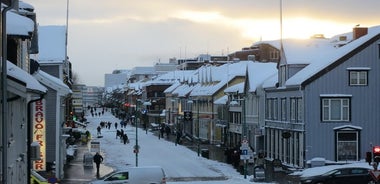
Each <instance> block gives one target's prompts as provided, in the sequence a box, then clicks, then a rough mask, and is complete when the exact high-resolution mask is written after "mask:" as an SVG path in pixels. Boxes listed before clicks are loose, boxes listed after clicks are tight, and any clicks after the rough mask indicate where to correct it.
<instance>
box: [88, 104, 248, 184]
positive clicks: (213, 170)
mask: <svg viewBox="0 0 380 184" xmlns="http://www.w3.org/2000/svg"><path fill="white" fill-rule="evenodd" d="M86 118H87V121H88V122H90V123H89V124H88V126H87V130H88V131H90V133H91V135H92V141H99V142H100V149H101V154H102V155H103V156H104V158H105V160H104V164H106V165H108V166H110V167H113V168H114V169H115V170H122V169H125V168H128V167H133V166H135V165H136V155H135V153H134V152H133V150H134V145H135V144H136V128H135V127H133V126H131V125H130V124H128V125H127V127H126V128H123V130H124V132H125V133H127V135H128V137H129V141H130V142H129V144H123V143H122V142H121V141H120V139H116V129H115V127H114V124H115V122H117V123H119V122H120V120H119V119H117V118H115V117H114V116H113V115H111V113H110V112H109V111H106V112H105V113H104V115H101V116H100V117H99V116H95V117H92V116H86ZM101 121H103V122H111V123H112V125H111V128H110V129H108V128H102V130H101V134H102V136H103V137H102V138H97V131H96V128H97V127H98V126H99V124H100V122H101ZM118 129H119V130H120V124H119V126H118ZM137 135H138V139H137V140H138V145H139V147H140V151H139V154H138V158H137V161H138V166H148V165H158V166H161V167H163V168H164V170H165V172H166V175H167V178H168V182H167V183H168V184H202V183H203V184H204V183H209V184H222V183H234V184H244V183H253V182H252V181H250V179H251V178H252V176H248V177H247V179H244V176H243V175H240V174H239V173H238V172H237V171H236V170H235V169H234V168H233V167H232V166H231V165H229V164H226V163H222V162H217V161H213V160H209V159H206V158H203V157H198V155H197V153H195V152H194V151H192V150H190V149H188V148H186V147H185V146H181V145H177V146H176V145H175V144H174V143H172V142H169V141H166V140H165V139H158V137H157V136H154V135H153V134H152V133H151V132H149V131H148V133H147V134H146V132H145V131H144V130H142V129H138V130H137Z"/></svg>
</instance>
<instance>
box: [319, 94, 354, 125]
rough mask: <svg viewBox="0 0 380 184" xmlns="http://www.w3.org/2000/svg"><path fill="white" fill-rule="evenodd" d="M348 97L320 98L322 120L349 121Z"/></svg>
mask: <svg viewBox="0 0 380 184" xmlns="http://www.w3.org/2000/svg"><path fill="white" fill-rule="evenodd" d="M349 120H350V98H322V121H349Z"/></svg>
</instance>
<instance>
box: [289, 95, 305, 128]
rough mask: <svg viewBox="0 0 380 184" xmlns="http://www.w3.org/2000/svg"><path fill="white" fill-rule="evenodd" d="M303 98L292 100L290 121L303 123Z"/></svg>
mask: <svg viewBox="0 0 380 184" xmlns="http://www.w3.org/2000/svg"><path fill="white" fill-rule="evenodd" d="M302 108H303V107H302V98H299V97H297V98H290V120H291V121H293V122H301V121H302V119H303V114H302V112H303V110H302Z"/></svg>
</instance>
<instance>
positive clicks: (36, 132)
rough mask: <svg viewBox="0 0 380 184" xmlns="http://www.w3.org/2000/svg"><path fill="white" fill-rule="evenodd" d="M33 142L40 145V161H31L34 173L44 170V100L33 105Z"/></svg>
mask: <svg viewBox="0 0 380 184" xmlns="http://www.w3.org/2000/svg"><path fill="white" fill-rule="evenodd" d="M32 108H33V109H32V115H33V117H32V118H33V134H32V135H33V142H37V143H38V144H39V145H40V158H41V159H40V160H35V161H33V169H34V170H36V171H45V170H46V121H45V108H46V107H45V100H44V99H42V100H39V101H37V102H34V103H33V107H32Z"/></svg>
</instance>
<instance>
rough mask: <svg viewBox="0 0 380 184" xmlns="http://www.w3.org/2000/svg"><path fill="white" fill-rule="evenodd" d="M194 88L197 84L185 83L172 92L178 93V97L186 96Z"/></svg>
mask: <svg viewBox="0 0 380 184" xmlns="http://www.w3.org/2000/svg"><path fill="white" fill-rule="evenodd" d="M198 85H199V84H198ZM194 88H195V85H189V84H183V85H180V86H178V87H177V88H176V89H175V90H174V91H173V92H172V94H173V95H177V96H178V97H186V96H187V95H188V94H189V93H190V92H191V91H192V90H193V89H194Z"/></svg>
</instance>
